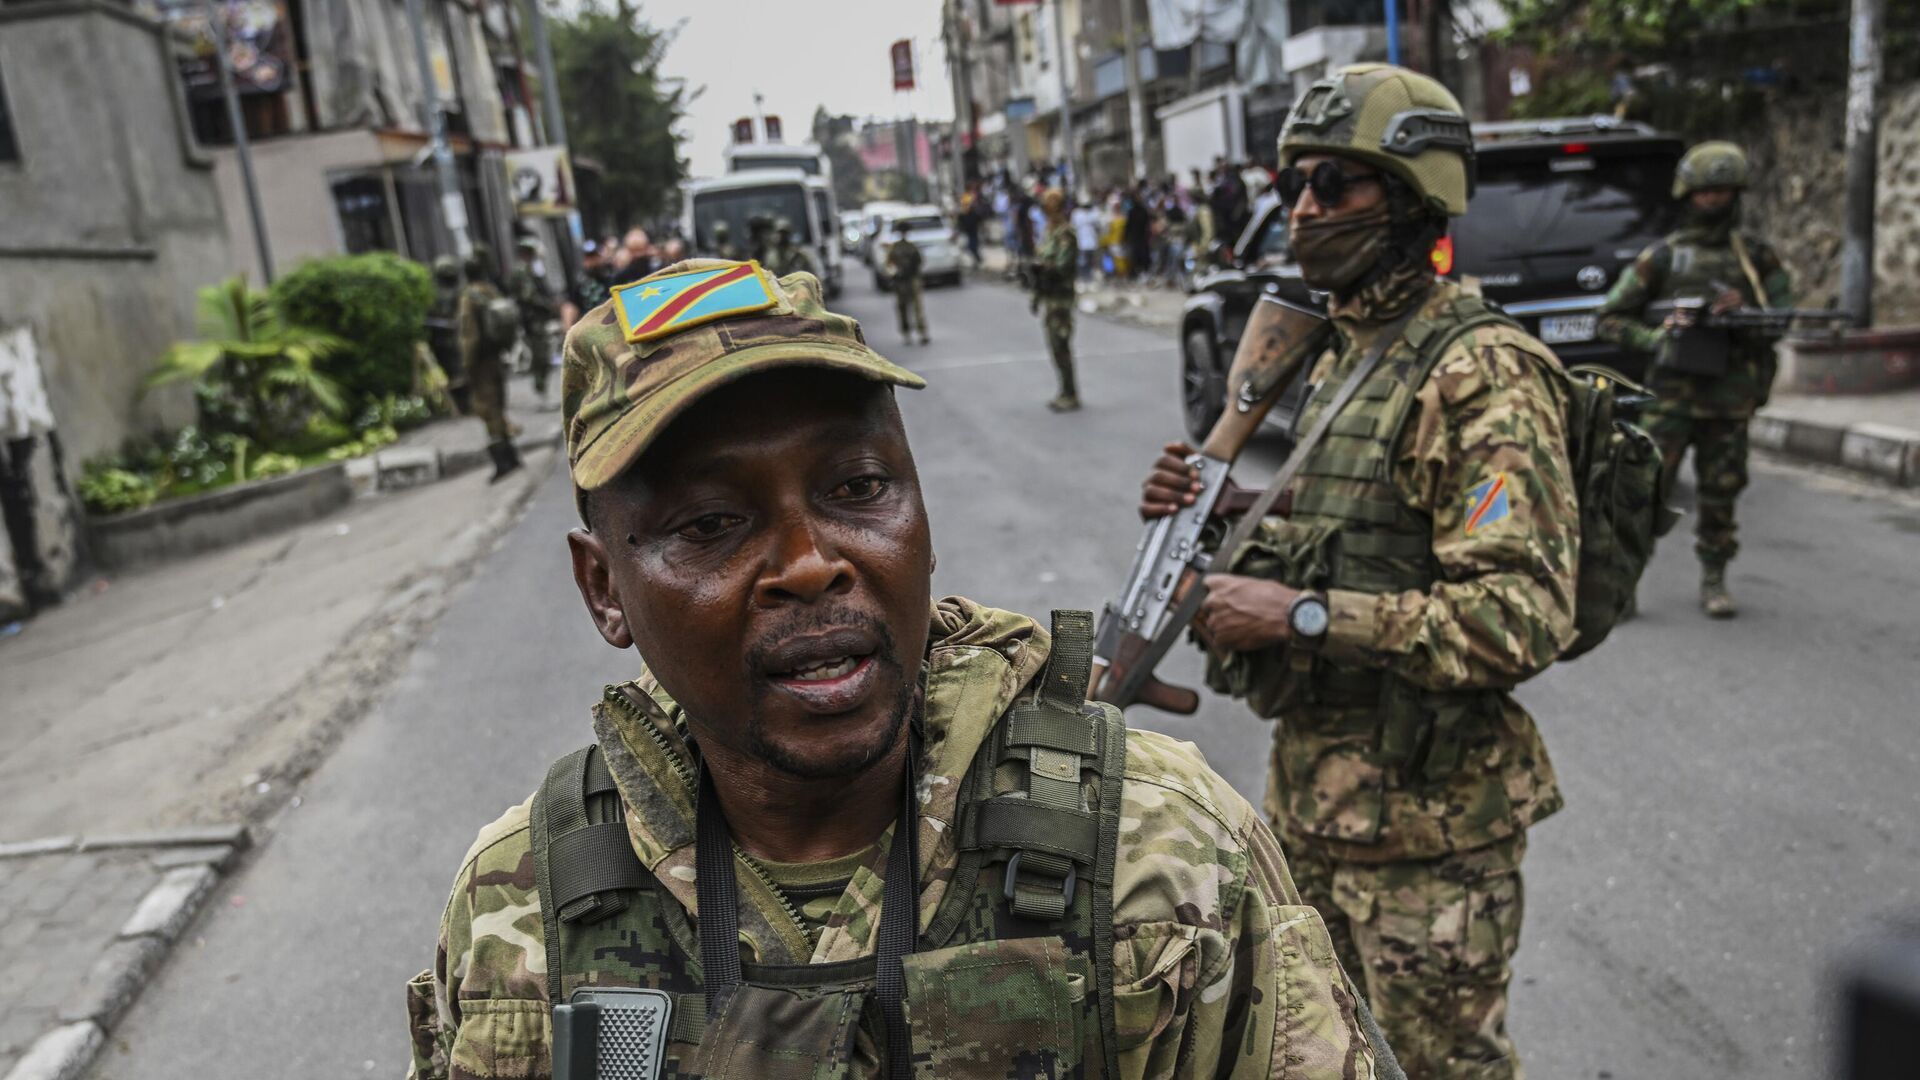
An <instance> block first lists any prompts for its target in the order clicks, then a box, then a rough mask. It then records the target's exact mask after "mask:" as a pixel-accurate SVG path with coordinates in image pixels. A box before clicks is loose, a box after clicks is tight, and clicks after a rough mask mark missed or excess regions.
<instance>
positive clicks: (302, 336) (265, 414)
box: [146, 277, 345, 445]
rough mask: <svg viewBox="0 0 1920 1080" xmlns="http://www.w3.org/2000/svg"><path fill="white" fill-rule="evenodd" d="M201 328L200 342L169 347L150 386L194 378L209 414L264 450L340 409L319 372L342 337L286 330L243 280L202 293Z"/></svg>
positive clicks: (263, 298) (332, 388)
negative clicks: (313, 417)
mask: <svg viewBox="0 0 1920 1080" xmlns="http://www.w3.org/2000/svg"><path fill="white" fill-rule="evenodd" d="M198 324H199V330H200V335H201V337H200V340H197V341H181V342H176V343H174V345H173V347H172V348H170V349H168V350H167V351H166V354H165V355H163V356H162V357H161V358H160V363H159V364H158V365H156V366H155V368H154V370H153V372H152V373H151V374H150V375H148V376H147V383H146V385H147V386H150V387H151V386H160V385H163V384H166V383H172V382H180V381H183V380H191V381H192V382H193V383H194V384H195V388H196V390H198V392H199V394H200V397H201V400H202V403H203V404H204V403H206V402H207V400H208V399H212V400H213V401H215V402H217V403H218V408H216V409H214V410H212V411H213V412H214V413H215V414H216V415H217V416H219V417H220V419H221V421H222V425H223V426H228V427H230V428H231V430H233V431H234V432H236V433H238V434H242V435H245V436H247V437H248V438H250V439H252V440H253V441H255V442H257V443H262V444H265V445H274V444H275V443H276V442H277V441H278V440H280V439H282V438H286V437H289V436H291V435H292V434H294V433H296V432H298V431H300V430H301V428H302V427H304V426H305V424H306V421H307V417H308V416H310V415H311V414H312V413H314V412H315V411H319V412H324V413H333V414H338V413H339V412H341V411H342V409H343V408H344V407H345V403H344V401H342V399H341V396H340V389H339V387H338V386H336V385H335V384H334V381H333V380H332V379H330V378H328V377H327V376H326V375H324V374H322V373H321V372H320V371H319V370H318V368H317V367H316V365H317V363H318V362H319V361H320V360H321V359H322V358H324V357H326V356H328V355H330V354H331V353H333V352H334V351H336V350H337V349H339V348H340V344H341V343H340V341H339V339H337V338H335V337H333V336H332V335H330V334H327V333H324V332H321V331H317V330H310V329H306V328H303V327H298V326H291V325H288V323H287V322H286V321H284V320H283V319H282V318H281V317H280V314H279V312H277V311H276V310H275V309H274V306H273V303H272V301H271V300H270V299H269V298H268V296H267V294H266V293H263V292H259V291H257V290H254V289H249V288H247V285H246V282H245V280H244V279H242V278H239V277H234V278H230V279H228V280H226V281H223V282H221V283H220V284H218V285H210V286H208V287H207V288H204V289H201V290H200V297H199V319H198ZM188 430H189V431H193V430H194V429H188ZM181 435H182V436H183V437H184V436H185V435H186V432H182V433H181ZM196 435H197V432H196Z"/></svg>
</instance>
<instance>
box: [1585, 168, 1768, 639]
mask: <svg viewBox="0 0 1920 1080" xmlns="http://www.w3.org/2000/svg"><path fill="white" fill-rule="evenodd" d="M1747 174H1748V169H1747V155H1746V154H1745V153H1743V152H1742V151H1741V149H1740V148H1739V147H1738V146H1735V145H1733V144H1732V143H1728V142H1705V143H1701V144H1700V145H1698V146H1696V147H1694V148H1693V149H1691V150H1689V151H1687V153H1686V155H1685V156H1684V157H1682V158H1681V159H1680V165H1679V168H1677V169H1676V170H1675V171H1674V176H1673V197H1674V198H1675V199H1677V200H1680V201H1681V204H1682V205H1681V213H1682V219H1683V220H1682V224H1681V226H1680V228H1679V230H1677V231H1675V232H1673V233H1671V234H1669V235H1668V236H1667V237H1666V238H1665V239H1663V240H1661V241H1660V242H1659V243H1656V244H1654V245H1653V246H1652V247H1649V248H1647V249H1646V250H1645V251H1643V252H1641V253H1640V257H1639V258H1637V259H1635V260H1634V261H1633V263H1632V264H1631V265H1630V266H1628V267H1627V268H1626V270H1624V271H1622V272H1621V274H1620V280H1619V281H1617V282H1615V283H1614V286H1613V289H1612V291H1611V292H1609V293H1608V294H1607V300H1606V304H1605V305H1604V306H1603V307H1602V308H1601V309H1600V315H1601V317H1600V324H1599V327H1598V332H1599V335H1600V337H1602V338H1604V339H1606V340H1609V341H1614V342H1618V343H1620V344H1622V345H1625V346H1627V347H1629V348H1634V349H1638V350H1640V351H1642V352H1645V353H1649V354H1651V355H1652V357H1653V364H1652V367H1651V368H1649V370H1648V382H1649V383H1650V384H1651V387H1652V389H1653V391H1654V393H1655V395H1656V396H1655V398H1654V400H1653V402H1652V403H1651V404H1649V405H1648V406H1647V410H1646V427H1647V431H1648V433H1649V434H1651V435H1652V436H1653V438H1654V440H1655V441H1656V442H1658V443H1659V444H1660V453H1661V455H1662V460H1663V461H1664V462H1665V465H1666V469H1667V480H1668V483H1669V485H1671V483H1672V480H1673V475H1674V474H1675V473H1677V472H1678V471H1679V468H1680V459H1681V457H1682V456H1684V455H1685V454H1686V452H1687V448H1688V447H1692V448H1693V475H1694V488H1695V495H1696V498H1695V515H1694V522H1695V525H1694V529H1695V542H1694V553H1695V554H1696V555H1698V556H1699V559H1700V606H1701V608H1702V610H1704V611H1705V612H1706V613H1707V615H1709V616H1710V617H1712V618H1716V619H1725V618H1731V617H1732V616H1733V615H1734V614H1736V613H1737V612H1738V607H1737V606H1736V605H1735V603H1734V600H1733V595H1732V594H1731V593H1730V592H1728V591H1727V564H1728V563H1730V562H1731V561H1732V560H1733V556H1734V554H1735V553H1736V552H1738V551H1739V549H1740V544H1739V541H1738V540H1737V539H1736V532H1735V526H1734V514H1733V507H1734V501H1735V500H1736V499H1738V498H1739V495H1740V492H1741V491H1742V490H1744V489H1745V488H1746V486H1747V422H1748V421H1749V420H1751V419H1752V418H1753V414H1754V411H1755V410H1757V409H1758V408H1759V407H1760V406H1762V405H1764V404H1766V402H1767V396H1768V394H1769V393H1770V392H1771V390H1772V388H1773V378H1774V374H1775V372H1776V370H1777V363H1776V360H1775V357H1774V342H1775V341H1776V340H1777V334H1776V333H1774V332H1771V331H1767V330H1762V329H1758V328H1754V329H1717V328H1713V327H1711V326H1707V325H1696V323H1699V322H1700V320H1696V319H1694V318H1692V312H1693V311H1694V310H1697V309H1698V308H1701V307H1704V308H1705V309H1706V310H1707V311H1708V313H1709V315H1710V316H1711V315H1717V314H1720V313H1723V312H1726V311H1729V310H1731V309H1735V308H1742V307H1792V306H1793V281H1792V279H1791V278H1790V277H1789V276H1788V274H1787V271H1786V268H1785V267H1784V266H1783V265H1781V262H1780V259H1779V257H1778V256H1777V255H1775V254H1774V251H1773V248H1772V247H1771V246H1769V245H1768V244H1767V243H1766V242H1764V241H1762V240H1760V239H1759V238H1758V237H1755V236H1752V235H1748V234H1744V233H1742V232H1741V230H1740V193H1741V192H1742V191H1744V190H1745V189H1746V187H1747V183H1748V179H1747ZM1663 309H1664V310H1663Z"/></svg>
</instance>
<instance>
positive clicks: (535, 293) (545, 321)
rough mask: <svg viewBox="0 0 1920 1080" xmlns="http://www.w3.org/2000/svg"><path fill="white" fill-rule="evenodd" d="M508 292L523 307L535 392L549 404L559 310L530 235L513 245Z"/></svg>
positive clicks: (521, 321)
mask: <svg viewBox="0 0 1920 1080" xmlns="http://www.w3.org/2000/svg"><path fill="white" fill-rule="evenodd" d="M507 295H509V296H511V297H512V298H513V302H514V303H515V304H518V305H519V307H520V330H521V333H522V334H523V335H525V340H526V343H527V353H528V355H529V357H530V359H529V366H530V367H531V368H532V371H533V392H534V395H535V396H536V397H538V398H539V399H540V404H541V406H542V407H548V405H549V403H548V400H547V380H548V378H549V377H550V376H551V374H552V372H553V361H554V340H553V333H552V323H553V320H554V319H555V318H558V317H559V314H560V312H559V308H558V306H557V305H555V303H554V301H553V289H552V287H551V286H549V285H548V284H547V275H546V270H545V268H544V267H543V266H541V265H540V245H539V244H538V243H537V242H536V241H535V240H534V239H533V238H532V237H530V236H528V237H522V238H521V239H520V242H519V243H518V244H516V245H515V246H514V264H513V276H512V277H510V278H508V279H507Z"/></svg>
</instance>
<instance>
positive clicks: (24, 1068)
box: [4, 824, 250, 1080]
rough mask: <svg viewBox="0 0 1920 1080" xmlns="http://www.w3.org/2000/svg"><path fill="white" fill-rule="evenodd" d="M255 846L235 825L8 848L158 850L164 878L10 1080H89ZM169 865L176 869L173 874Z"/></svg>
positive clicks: (9, 848) (11, 851) (19, 851)
mask: <svg viewBox="0 0 1920 1080" xmlns="http://www.w3.org/2000/svg"><path fill="white" fill-rule="evenodd" d="M216 838H219V839H216ZM249 842H250V841H249V837H248V833H247V829H246V826H244V825H237V824H236V825H223V826H217V827H214V828H186V829H169V830H164V831H161V832H153V833H122V834H117V835H112V836H102V837H99V838H97V839H88V838H84V837H73V836H62V837H52V838H49V839H47V840H30V841H26V842H23V843H18V844H8V845H6V851H5V856H6V857H24V856H26V855H29V854H43V855H44V854H58V853H63V852H73V853H77V852H82V851H102V850H111V849H126V848H136V847H151V848H156V849H158V851H159V853H158V854H156V855H155V856H154V857H153V858H152V859H151V861H152V862H154V864H155V868H156V869H159V870H160V871H161V875H160V880H159V881H157V882H155V883H154V884H153V887H152V888H149V889H148V890H147V891H146V894H145V895H143V896H142V897H141V898H140V902H139V903H138V904H136V905H135V906H134V909H133V911H132V912H131V913H130V914H129V915H128V916H127V921H126V922H125V923H124V924H122V926H121V927H120V932H119V934H118V935H117V936H115V937H114V939H113V941H112V942H110V943H109V944H108V945H107V947H106V948H105V949H103V950H101V952H100V956H99V958H98V959H97V960H95V961H94V963H93V967H92V968H90V969H88V971H87V974H86V977H85V978H84V979H83V980H82V981H81V984H80V986H79V988H78V989H77V990H75V991H74V993H73V994H72V995H71V996H69V997H68V998H67V1000H66V1002H64V1003H63V1004H62V1005H61V1006H60V1011H59V1013H58V1014H57V1017H56V1019H57V1020H58V1022H59V1025H60V1026H59V1027H56V1028H53V1029H52V1030H50V1031H47V1032H44V1033H43V1034H42V1035H41V1036H40V1037H39V1038H38V1039H35V1040H34V1042H33V1044H32V1045H31V1046H29V1047H28V1048H27V1052H26V1053H25V1054H24V1055H22V1056H21V1058H20V1059H19V1060H18V1061H16V1062H14V1065H13V1068H11V1069H9V1070H8V1071H7V1074H6V1077H5V1078H4V1080H77V1078H78V1077H80V1076H81V1075H82V1074H84V1073H85V1072H86V1070H87V1066H88V1065H90V1064H91V1063H92V1061H93V1059H94V1056H95V1055H97V1054H98V1053H99V1052H100V1049H101V1047H103V1046H105V1045H106V1039H107V1034H108V1033H109V1032H111V1031H112V1030H113V1027H114V1025H116V1024H118V1023H119V1022H120V1018H121V1017H123V1016H125V1015H126V1013H127V1009H128V1008H129V1007H130V1006H131V1005H132V1004H133V1003H134V1001H135V1000H136V999H138V998H139V996H140V992H141V991H142V990H144V989H145V988H146V985H147V983H148V981H149V980H151V979H152V978H153V975H154V973H155V972H156V971H158V970H159V968H160V965H161V963H162V962H163V961H164V960H165V959H166V957H167V953H168V951H169V950H170V949H171V947H172V944H173V942H175V941H177V940H178V939H179V937H180V935H181V934H182V933H183V932H184V931H185V930H186V928H187V927H188V926H189V925H190V924H191V923H192V922H193V918H194V916H195V915H197V914H199V912H200V909H201V908H202V907H204V906H205V905H206V901H207V897H208V896H210V895H211V894H212V893H213V888H214V886H215V885H216V884H218V883H219V880H220V872H221V869H222V868H224V867H225V866H226V865H227V864H228V863H230V862H231V861H232V858H233V856H234V854H235V853H236V852H238V851H240V850H242V849H244V848H246V847H247V845H248V843H249ZM189 853H192V858H191V861H189V857H188V856H189ZM170 863H171V864H177V865H171V868H169V864H170Z"/></svg>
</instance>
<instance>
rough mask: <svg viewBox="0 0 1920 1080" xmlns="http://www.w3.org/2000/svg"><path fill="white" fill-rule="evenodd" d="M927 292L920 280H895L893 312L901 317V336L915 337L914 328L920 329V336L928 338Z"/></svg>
mask: <svg viewBox="0 0 1920 1080" xmlns="http://www.w3.org/2000/svg"><path fill="white" fill-rule="evenodd" d="M925 299H926V290H925V288H923V287H922V285H921V284H920V279H919V278H914V279H913V280H911V281H907V280H902V279H900V278H895V279H894V282H893V310H894V312H895V313H896V314H898V315H899V316H900V336H901V337H903V338H910V337H912V336H913V327H914V326H916V325H917V326H919V327H920V336H921V337H926V336H927V305H926V303H925V302H924V301H925Z"/></svg>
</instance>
